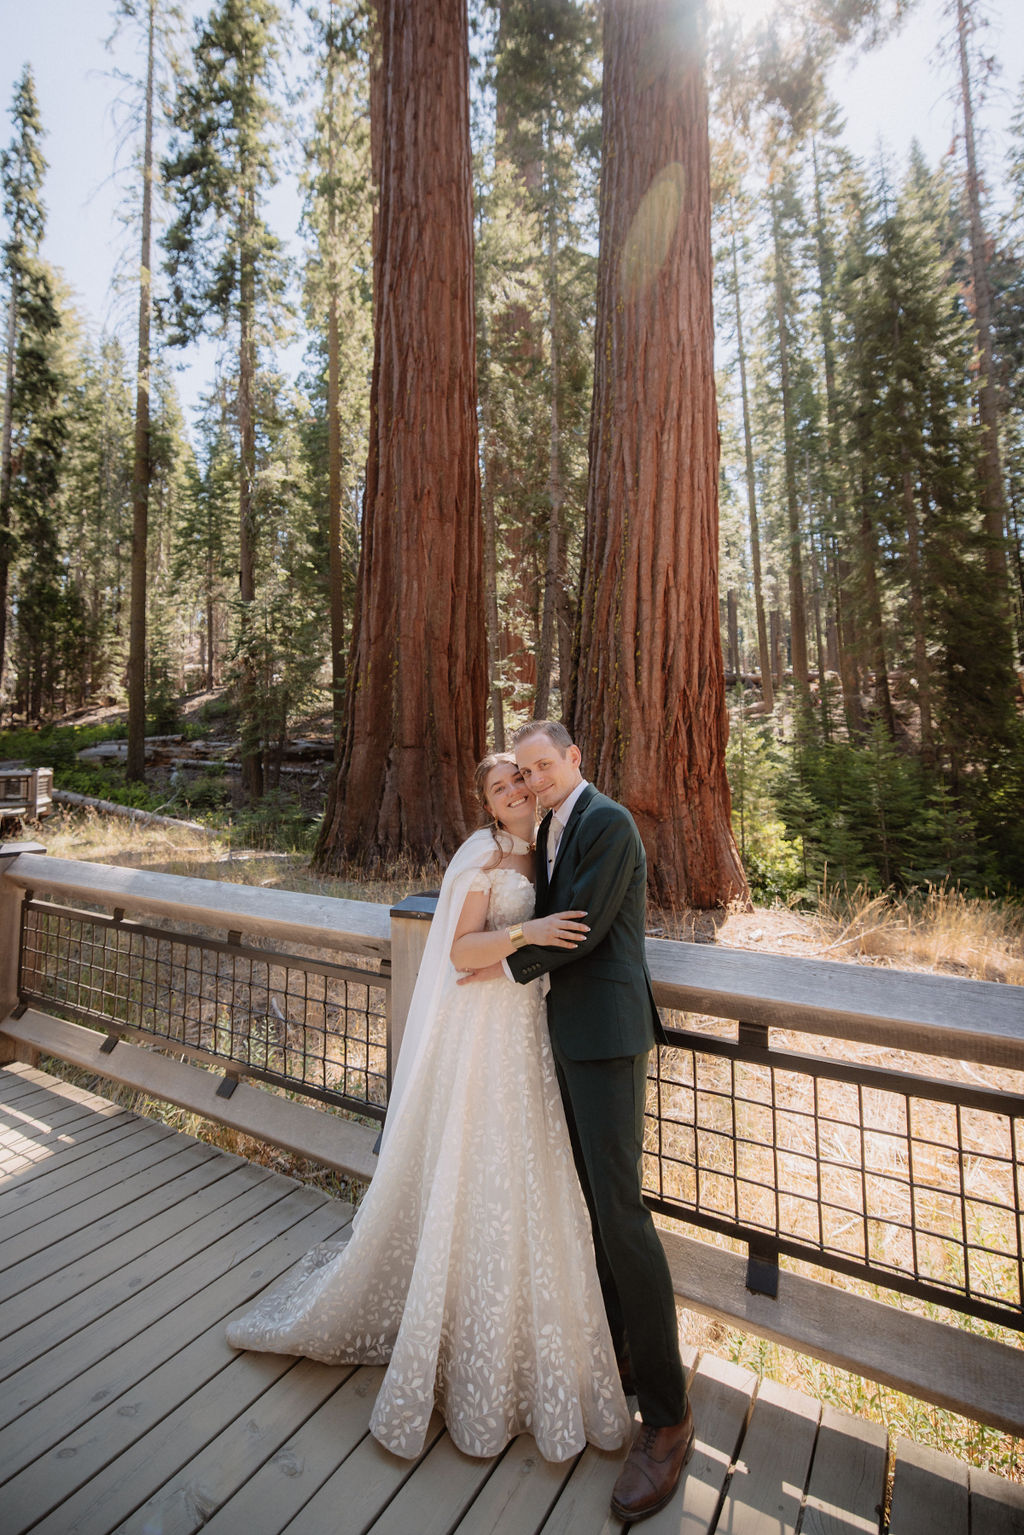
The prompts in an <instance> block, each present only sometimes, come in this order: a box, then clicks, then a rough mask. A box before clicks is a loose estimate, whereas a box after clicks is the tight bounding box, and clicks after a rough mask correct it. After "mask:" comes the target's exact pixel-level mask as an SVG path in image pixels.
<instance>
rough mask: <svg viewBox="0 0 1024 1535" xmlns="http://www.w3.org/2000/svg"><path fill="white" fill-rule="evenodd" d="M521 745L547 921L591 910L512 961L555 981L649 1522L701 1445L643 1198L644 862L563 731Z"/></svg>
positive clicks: (632, 1495) (555, 1040)
mask: <svg viewBox="0 0 1024 1535" xmlns="http://www.w3.org/2000/svg"><path fill="white" fill-rule="evenodd" d="M513 746H514V748H515V755H516V762H517V763H518V765H519V769H520V771H521V772H522V775H523V778H524V780H525V782H526V785H527V787H528V788H529V789H530V791H531V792H532V793H534V794H536V796H537V800H538V802H539V803H540V805H541V806H543V808H544V809H545V810H547V811H548V812H549V813H548V815H547V816H546V817H545V819H544V820H543V821H542V823H541V826H540V830H539V833H538V836H537V915H538V916H539V917H540V916H545V915H547V914H548V913H549V912H553V911H585V912H586V913H587V917H586V921H587V923H588V924H589V927H590V931H589V933H588V934H587V937H586V938H585V939H584V940H583V942H582V943H580V944H579V945H578V946H577V947H576V948H575V949H568V950H562V949H550V948H540V947H537V946H531V945H526V946H524V947H521V948H519V949H517V950H516V952H515V953H513V954H512V955H511V956H510V957H509V958H508V959H507V960H506V961H505V964H506V965H507V966H508V970H509V972H510V974H511V975H512V976H513V978H514V979H515V980H517V981H521V982H527V981H532V980H534V979H536V977H537V976H539V975H543V974H547V975H549V977H550V985H551V989H550V991H549V993H548V1022H549V1026H550V1030H551V1043H552V1047H553V1050H554V1055H555V1064H556V1066H557V1069H558V1077H559V1084H560V1086H561V1089H562V1098H563V1101H564V1103H565V1111H566V1116H567V1118H568V1121H569V1134H570V1137H571V1140H572V1147H573V1153H574V1156H575V1158H576V1167H577V1170H578V1172H579V1177H580V1182H581V1183H582V1185H583V1192H584V1195H585V1197H586V1201H587V1205H588V1208H589V1210H590V1218H591V1223H592V1225H593V1230H594V1247H595V1250H596V1253H597V1267H598V1273H599V1275H600V1278H601V1288H602V1291H603V1293H604V1301H605V1307H606V1309H607V1312H608V1321H609V1324H610V1327H611V1334H612V1341H613V1343H614V1344H615V1350H616V1353H617V1355H618V1357H619V1362H620V1368H621V1369H622V1372H623V1378H624V1379H623V1383H624V1384H625V1385H626V1386H627V1390H631V1389H633V1384H634V1382H635V1389H636V1395H637V1400H638V1403H639V1406H640V1416H641V1418H642V1420H643V1421H642V1423H641V1425H640V1428H639V1429H638V1431H637V1434H636V1438H635V1440H634V1443H633V1447H632V1449H631V1450H630V1452H629V1456H628V1458H627V1460H626V1462H625V1464H624V1466H623V1469H622V1471H621V1473H620V1475H619V1478H618V1480H617V1482H616V1483H615V1488H614V1491H613V1493H612V1512H613V1513H614V1514H617V1515H618V1517H619V1518H621V1519H631V1520H636V1519H643V1518H646V1517H647V1515H648V1514H653V1513H656V1512H657V1510H658V1509H659V1508H663V1507H664V1506H665V1504H666V1503H667V1502H668V1501H669V1499H670V1498H671V1496H672V1493H673V1491H674V1490H675V1487H676V1484H677V1482H678V1481H679V1478H680V1476H681V1474H682V1470H683V1467H684V1465H685V1464H686V1462H687V1460H688V1459H689V1457H690V1453H691V1451H692V1449H693V1414H692V1412H691V1411H690V1408H689V1406H688V1404H687V1401H686V1382H685V1377H684V1374H683V1366H682V1362H681V1360H680V1357H679V1337H678V1327H677V1322H676V1308H675V1298H674V1295H673V1291H672V1280H671V1277H670V1275H669V1269H668V1263H667V1261H666V1259H665V1253H664V1250H663V1248H662V1245H661V1242H660V1241H659V1239H658V1234H657V1231H656V1230H655V1228H654V1222H653V1220H652V1219H651V1214H650V1211H649V1210H648V1209H647V1207H646V1205H645V1204H644V1202H643V1198H642V1196H641V1192H640V1188H641V1177H640V1173H641V1157H642V1151H643V1125H644V1103H645V1099H646V1089H647V1057H648V1054H649V1052H650V1050H651V1047H652V1046H653V1044H654V1042H655V1039H660V1038H662V1037H663V1036H662V1030H661V1023H660V1021H659V1019H658V1014H657V1010H656V1008H655V1005H654V996H653V993H652V991H651V978H650V975H649V973H648V970H647V960H646V957H645V953H644V917H645V911H646V899H647V863H646V859H645V857H644V848H643V843H642V842H641V841H640V834H639V832H638V831H637V829H636V826H635V824H634V822H633V818H632V816H631V815H630V814H629V811H628V810H626V809H625V808H624V807H623V806H622V805H618V804H616V802H615V801H614V800H611V799H607V798H606V797H605V796H604V795H603V794H599V793H598V792H597V790H596V789H595V788H594V786H593V785H592V784H589V783H587V782H586V780H585V779H584V777H583V775H582V773H581V772H580V760H581V759H580V750H579V747H578V746H575V745H574V744H573V742H572V740H571V738H570V736H569V733H568V731H567V730H566V729H565V727H564V726H562V725H560V724H557V723H556V722H555V721H553V720H533V721H532V722H531V723H530V724H528V725H524V726H522V728H521V729H520V730H518V731H517V732H516V735H515V739H514V741H513Z"/></svg>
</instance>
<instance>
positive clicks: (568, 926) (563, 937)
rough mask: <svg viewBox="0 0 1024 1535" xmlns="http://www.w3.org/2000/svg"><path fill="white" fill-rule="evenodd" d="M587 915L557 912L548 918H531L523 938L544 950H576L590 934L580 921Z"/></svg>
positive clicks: (524, 929) (524, 927)
mask: <svg viewBox="0 0 1024 1535" xmlns="http://www.w3.org/2000/svg"><path fill="white" fill-rule="evenodd" d="M586 915H587V914H586V912H585V911H555V912H552V913H551V915H550V916H548V917H531V918H530V920H529V921H528V922H524V923H523V936H524V937H525V938H526V940H527V942H528V943H537V944H540V946H541V947H542V948H544V949H575V948H576V946H577V944H580V943H582V942H583V940H584V938H586V936H587V934H588V933H589V932H590V929H589V927H587V925H586V924H585V923H584V922H581V921H580V920H579V918H580V917H585V916H586Z"/></svg>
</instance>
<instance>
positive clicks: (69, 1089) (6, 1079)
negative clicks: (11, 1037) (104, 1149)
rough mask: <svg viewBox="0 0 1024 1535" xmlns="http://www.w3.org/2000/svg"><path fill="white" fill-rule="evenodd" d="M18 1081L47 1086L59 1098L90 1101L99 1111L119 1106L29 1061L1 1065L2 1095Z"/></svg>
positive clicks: (0, 1082)
mask: <svg viewBox="0 0 1024 1535" xmlns="http://www.w3.org/2000/svg"><path fill="white" fill-rule="evenodd" d="M17 1081H21V1082H30V1083H32V1085H33V1086H36V1087H39V1086H42V1087H45V1088H46V1089H47V1091H48V1092H50V1093H52V1094H53V1095H54V1097H57V1098H73V1099H74V1100H75V1101H76V1102H78V1103H89V1104H91V1105H92V1106H93V1107H94V1108H95V1109H96V1112H97V1113H102V1112H103V1110H105V1109H110V1108H116V1107H117V1105H116V1104H112V1103H111V1101H110V1099H109V1098H104V1097H103V1096H102V1094H100V1093H97V1092H95V1091H94V1090H93V1089H92V1088H91V1087H83V1086H82V1084H81V1083H80V1082H65V1080H64V1079H63V1077H55V1076H54V1075H53V1073H52V1072H49V1071H44V1070H43V1069H42V1067H41V1066H30V1065H29V1064H28V1062H27V1061H8V1063H7V1065H6V1066H0V1096H2V1095H3V1094H4V1093H5V1092H8V1091H12V1092H13V1091H14V1090H15V1083H16V1082H17Z"/></svg>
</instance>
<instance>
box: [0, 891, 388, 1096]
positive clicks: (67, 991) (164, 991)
mask: <svg viewBox="0 0 1024 1535" xmlns="http://www.w3.org/2000/svg"><path fill="white" fill-rule="evenodd" d="M389 989H390V977H389V976H388V975H386V974H380V973H378V972H376V971H371V970H368V969H365V968H361V966H360V965H359V964H358V962H353V963H349V964H338V963H332V962H329V961H323V960H319V959H314V958H306V957H304V956H300V955H296V954H281V953H277V952H274V951H271V950H269V949H263V948H258V947H256V946H255V945H252V944H244V943H243V942H242V941H241V935H240V934H238V933H229V935H228V938H227V940H226V941H222V940H218V939H214V938H207V937H202V936H198V935H194V934H191V933H182V932H171V931H168V930H167V929H164V928H160V927H154V926H148V925H146V924H143V923H139V922H129V921H125V920H124V919H123V917H122V916H121V914H120V913H115V914H114V915H113V916H105V915H101V914H98V913H93V912H84V911H79V910H76V909H72V908H70V907H66V906H59V905H56V904H51V903H50V902H46V901H39V900H35V899H29V900H26V901H25V903H24V907H23V918H22V941H21V973H20V985H19V990H20V996H21V1000H22V1001H23V1002H25V1003H36V1004H41V1005H43V1006H45V1007H46V1008H47V1009H50V1010H53V1011H55V1012H57V1013H60V1014H63V1015H65V1016H67V1017H69V1018H71V1019H77V1020H80V1021H81V1022H83V1023H87V1024H92V1025H94V1026H95V1025H100V1026H102V1027H103V1028H104V1029H106V1030H108V1031H110V1032H111V1033H112V1034H113V1035H114V1036H119V1035H122V1034H123V1035H125V1036H127V1037H141V1038H144V1039H146V1040H148V1041H154V1042H157V1043H159V1044H162V1045H164V1046H165V1047H170V1048H172V1049H173V1050H175V1051H180V1052H182V1053H184V1054H187V1055H189V1056H191V1057H192V1058H193V1059H198V1060H202V1061H205V1062H208V1063H211V1064H220V1065H224V1066H225V1067H226V1068H227V1070H228V1072H229V1073H231V1074H241V1075H246V1076H253V1077H258V1078H260V1079H261V1080H262V1081H265V1082H270V1083H273V1084H275V1085H278V1086H281V1087H286V1088H289V1089H291V1090H293V1091H296V1092H300V1093H302V1094H305V1095H307V1096H309V1097H312V1098H317V1099H320V1100H321V1101H323V1102H327V1103H333V1104H337V1105H339V1106H341V1107H343V1108H346V1109H350V1110H355V1111H356V1112H358V1113H361V1114H365V1115H368V1116H369V1117H370V1118H374V1119H378V1120H382V1119H383V1118H384V1112H385V1108H386V1105H387V1092H388V1082H389V1063H388V1038H387V1011H388V992H389Z"/></svg>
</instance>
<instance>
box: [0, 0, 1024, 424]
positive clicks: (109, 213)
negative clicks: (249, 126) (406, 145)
mask: <svg viewBox="0 0 1024 1535" xmlns="http://www.w3.org/2000/svg"><path fill="white" fill-rule="evenodd" d="M722 3H726V4H728V5H730V6H731V7H732V8H733V9H736V10H738V11H740V12H741V13H742V14H743V15H744V16H747V17H750V18H752V19H756V16H757V14H758V13H759V12H760V11H763V9H764V8H765V5H766V3H768V0H722ZM184 8H185V9H186V11H188V12H190V13H191V14H193V15H196V14H201V13H203V12H205V11H206V10H207V9H208V4H207V3H206V0H184ZM943 8H944V0H917V4H916V6H915V8H914V12H913V14H912V16H911V17H910V19H909V21H908V22H907V23H905V25H904V27H903V29H902V31H901V33H900V34H899V35H898V36H897V37H896V38H895V39H893V40H892V41H891V42H890V43H888V44H886V45H885V47H884V48H882V49H880V50H878V51H877V52H875V53H873V54H869V55H865V56H863V57H861V58H859V59H858V60H857V62H855V63H847V62H840V63H839V64H838V65H837V66H836V68H835V70H834V71H833V77H832V82H831V84H832V90H833V94H834V95H835V96H836V97H837V98H838V99H839V102H840V105H841V106H842V108H843V110H844V112H845V114H846V119H847V132H846V142H847V144H848V145H849V147H850V149H851V150H852V151H853V152H854V154H855V155H857V156H858V157H859V158H861V159H863V160H868V159H870V158H871V157H872V156H873V155H874V154H875V152H876V150H877V148H878V146H879V144H880V143H882V142H884V143H885V144H886V145H887V146H888V148H889V150H890V151H891V152H892V154H893V155H894V156H895V158H896V160H897V162H900V161H902V159H903V158H904V157H905V154H906V151H907V149H908V147H909V144H910V141H911V139H912V138H913V137H915V136H916V137H917V138H918V139H919V141H920V142H921V145H922V147H923V149H924V152H925V154H926V156H927V158H928V160H929V162H930V163H932V164H935V163H936V162H937V161H938V160H939V158H940V157H941V156H942V155H943V154H944V153H945V152H946V150H947V149H948V148H949V146H950V144H951V142H952V140H953V136H954V132H955V127H956V111H955V106H954V104H953V100H952V96H951V92H952V88H953V85H954V81H953V78H952V76H951V74H950V72H949V69H948V67H947V68H946V69H943V68H942V67H941V66H940V63H939V61H938V59H937V57H936V44H937V41H938V38H939V36H940V33H941V32H942V31H944V30H947V29H948V23H943V22H941V20H940V17H941V14H942V11H943ZM113 13H114V5H113V3H112V0H0V40H2V44H3V50H2V60H3V64H2V66H0V110H2V112H3V117H2V119H0V144H3V145H6V144H7V143H9V142H10V134H11V129H10V119H9V117H8V116H7V109H8V107H9V105H10V101H11V97H12V94H13V90H14V85H15V83H16V81H17V79H18V78H19V76H20V74H21V70H22V67H23V65H24V64H25V62H26V61H27V62H30V63H31V65H32V68H33V71H34V73H35V77H36V88H37V92H38V96H39V105H40V111H41V114H42V119H43V124H44V127H45V129H46V131H47V138H46V141H45V145H44V148H45V152H46V155H47V158H48V160H49V171H48V174H47V178H46V183H45V189H44V196H45V201H46V205H47V209H48V223H47V236H46V243H45V254H46V256H47V257H48V259H49V260H50V261H51V262H52V263H53V264H54V265H56V266H58V267H60V268H61V269H62V271H63V272H64V275H65V277H66V279H67V281H68V283H69V285H70V286H71V288H72V290H73V291H74V293H75V294H76V296H77V299H78V303H79V307H80V308H81V310H82V311H83V313H84V315H85V317H86V318H87V320H88V321H89V322H90V323H91V324H92V325H93V326H95V327H96V329H99V328H100V327H102V326H104V325H108V326H110V325H118V326H119V328H120V329H121V330H122V333H123V335H124V337H125V339H126V341H127V342H128V344H129V347H130V346H131V344H132V342H131V338H132V336H133V331H134V314H133V313H132V309H131V306H130V305H129V304H125V303H124V302H122V303H121V304H120V306H119V305H118V303H117V301H116V299H115V298H114V297H113V296H112V293H111V279H112V275H113V272H114V270H115V267H116V265H117V260H118V256H119V254H123V253H124V250H125V235H124V231H123V230H122V229H121V227H120V225H119V224H118V222H117V218H116V208H117V204H118V201H119V199H120V196H121V191H120V189H119V187H118V185H117V183H116V181H115V180H114V179H113V178H112V176H111V166H112V164H113V160H114V151H115V141H116V133H115V125H114V122H113V120H112V115H111V104H112V102H113V101H114V98H115V97H116V95H117V93H118V86H117V83H116V82H115V81H114V80H112V79H111V78H109V75H110V71H111V69H112V68H113V66H114V64H115V62H117V63H118V64H120V66H121V67H122V68H124V69H126V70H129V71H132V72H138V70H139V68H140V67H141V66H140V61H138V60H136V59H133V57H132V56H131V54H130V52H126V51H125V48H124V45H123V44H122V46H121V48H119V50H118V54H117V55H116V56H114V55H111V54H110V53H109V52H108V51H107V50H106V49H105V48H104V46H103V40H104V38H105V37H106V36H107V35H108V34H109V32H110V31H111V28H112V17H113ZM989 15H990V17H991V21H992V26H991V29H990V31H989V33H988V40H987V43H986V48H987V50H988V51H990V52H991V53H993V54H994V55H995V56H996V58H997V59H998V60H999V61H1000V63H1001V65H1002V72H1001V74H1000V76H999V77H998V79H997V80H996V82H995V83H994V84H993V85H992V86H991V87H990V93H989V98H988V101H987V103H986V104H985V106H984V107H983V108H982V110H981V113H980V123H981V126H982V127H983V129H984V130H985V134H986V144H985V152H986V156H987V165H988V169H989V176H990V180H991V183H992V185H993V187H994V188H997V187H998V181H999V177H1000V175H1001V173H1002V164H1003V157H1004V153H1005V148H1006V143H1007V128H1008V122H1009V116H1010V111H1011V105H1012V101H1013V99H1014V98H1015V97H1016V96H1017V95H1018V94H1019V90H1020V85H1021V81H1022V80H1024V4H1022V3H1021V0H991V3H990V5H989ZM294 180H295V178H294V173H291V174H289V175H288V176H287V177H286V178H285V181H284V184H283V185H282V187H281V188H280V189H279V192H278V194H277V199H276V202H275V206H274V219H275V222H276V223H277V224H278V227H279V232H280V233H282V234H285V235H288V234H289V233H290V232H291V231H294V230H295V227H296V225H297V222H298V207H299V205H298V195H297V193H296V191H295V185H294ZM186 355H187V354H186ZM289 359H290V361H291V362H292V364H293V366H297V364H298V360H299V359H298V352H297V349H294V348H293V349H292V352H291V353H290V354H289ZM211 377H212V352H211V350H210V349H209V348H207V349H205V351H204V353H203V354H201V355H199V356H197V357H196V358H194V359H193V361H192V364H191V366H189V367H188V368H187V369H186V371H185V372H184V373H183V374H182V375H181V377H180V379H179V387H180V389H181V393H182V397H183V400H184V401H185V402H186V404H189V403H191V402H192V401H193V400H194V399H195V397H196V395H197V394H198V392H199V391H200V390H201V389H203V388H205V387H207V386H208V384H209V382H210V379H211Z"/></svg>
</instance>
